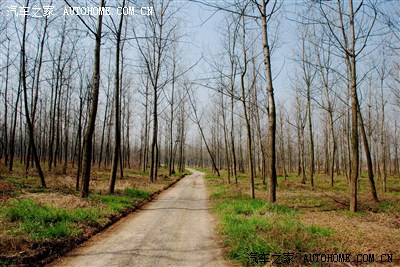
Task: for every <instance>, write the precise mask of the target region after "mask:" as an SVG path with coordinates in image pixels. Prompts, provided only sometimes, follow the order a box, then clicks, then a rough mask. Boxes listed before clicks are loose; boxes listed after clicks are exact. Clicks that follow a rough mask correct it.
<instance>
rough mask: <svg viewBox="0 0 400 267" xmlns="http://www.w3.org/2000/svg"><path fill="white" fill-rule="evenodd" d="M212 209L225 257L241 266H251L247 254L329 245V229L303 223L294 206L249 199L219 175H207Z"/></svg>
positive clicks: (330, 242) (304, 250)
mask: <svg viewBox="0 0 400 267" xmlns="http://www.w3.org/2000/svg"><path fill="white" fill-rule="evenodd" d="M206 179H207V181H208V185H209V187H210V188H211V199H212V203H213V204H212V211H213V212H214V213H216V214H217V215H218V217H219V218H220V223H219V227H218V230H219V233H220V234H221V235H222V239H223V244H224V246H226V247H227V249H228V257H229V258H230V259H231V260H233V261H234V262H237V263H240V264H241V265H243V266H250V265H255V263H254V262H252V261H253V259H251V257H250V253H258V254H264V255H270V254H281V255H282V254H283V253H288V252H293V253H305V252H307V253H309V252H312V251H317V250H318V251H319V250H321V245H322V244H324V245H325V244H332V243H334V242H335V241H334V240H333V238H332V233H333V232H334V231H333V230H331V229H326V228H322V227H318V226H306V225H304V224H303V223H302V222H301V221H300V218H299V216H298V211H297V209H295V208H290V207H287V206H285V205H276V204H271V203H268V202H266V201H265V200H263V199H251V197H250V196H249V195H247V194H244V193H241V190H240V189H239V188H238V187H236V186H235V185H228V184H226V183H225V181H224V180H223V178H218V177H215V176H214V175H212V174H207V176H206Z"/></svg>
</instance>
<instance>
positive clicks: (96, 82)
mask: <svg viewBox="0 0 400 267" xmlns="http://www.w3.org/2000/svg"><path fill="white" fill-rule="evenodd" d="M103 7H104V0H100V8H103ZM102 21H103V14H102V13H100V14H99V18H98V20H97V32H96V35H95V37H96V46H95V50H94V68H93V82H92V88H91V89H92V92H91V97H92V99H91V100H92V101H91V109H90V114H89V120H88V122H87V125H86V131H85V140H84V149H83V177H82V178H83V180H82V182H83V186H82V192H81V196H82V197H83V198H86V197H88V196H89V182H90V171H91V167H92V145H93V133H94V128H95V123H96V115H97V107H98V102H99V87H100V46H101V28H102Z"/></svg>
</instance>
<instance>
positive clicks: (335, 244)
mask: <svg viewBox="0 0 400 267" xmlns="http://www.w3.org/2000/svg"><path fill="white" fill-rule="evenodd" d="M221 179H225V178H224V175H223V176H222V178H221ZM260 180H261V179H259V178H257V179H256V198H258V199H264V200H267V199H268V190H267V187H266V186H264V185H262V183H261V181H260ZM278 183H279V184H278V188H277V203H278V204H279V205H280V206H283V207H288V208H291V209H293V210H295V211H296V214H297V215H298V217H299V219H300V221H301V223H302V224H304V225H305V226H307V227H312V226H315V227H320V228H323V229H331V230H333V232H332V235H331V236H329V239H328V241H329V240H331V241H330V242H327V243H326V242H322V243H321V244H320V245H319V246H318V248H317V250H315V251H307V253H350V254H352V255H353V256H356V255H357V254H360V253H361V254H369V253H371V254H374V255H375V258H376V259H377V260H380V255H381V254H385V253H390V254H393V263H391V264H385V265H384V266H400V194H399V188H400V179H399V178H397V177H390V178H389V179H388V192H386V193H383V192H382V191H383V190H382V188H381V184H382V181H376V185H377V190H378V196H379V198H380V202H379V203H376V202H374V201H373V199H372V197H371V194H370V188H369V184H368V181H367V179H366V178H365V176H364V177H362V178H361V180H360V186H359V209H360V212H358V213H356V214H352V213H350V212H348V203H349V197H348V194H349V193H348V186H347V182H346V179H345V178H344V177H336V178H335V186H334V188H331V187H330V185H329V179H328V178H327V177H325V175H317V176H316V178H315V186H314V188H312V187H311V186H310V185H309V184H306V185H304V184H302V183H301V178H300V177H297V176H292V177H289V178H287V180H286V181H285V180H284V179H283V178H282V177H279V179H278ZM308 183H309V181H308ZM232 191H234V192H235V194H238V195H240V194H246V195H249V192H250V187H249V182H248V179H247V177H246V176H245V175H242V179H240V184H239V186H238V187H237V188H235V189H234V190H232ZM262 234H263V233H261V232H260V235H262ZM304 240H305V239H304ZM365 264H366V263H365ZM365 264H364V266H365ZM380 265H382V266H383V264H382V263H380V262H375V263H374V264H373V265H372V266H380ZM324 266H325V265H324Z"/></svg>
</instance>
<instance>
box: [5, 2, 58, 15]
mask: <svg viewBox="0 0 400 267" xmlns="http://www.w3.org/2000/svg"><path fill="white" fill-rule="evenodd" d="M53 11H54V6H43V7H37V6H33V7H29V6H16V5H11V6H8V7H7V16H8V15H14V16H17V17H19V16H22V17H26V16H30V17H33V18H41V17H49V16H51V15H53Z"/></svg>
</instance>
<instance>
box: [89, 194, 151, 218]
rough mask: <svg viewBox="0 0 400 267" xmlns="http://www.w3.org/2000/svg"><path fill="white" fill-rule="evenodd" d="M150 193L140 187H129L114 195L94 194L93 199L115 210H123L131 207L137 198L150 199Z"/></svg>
mask: <svg viewBox="0 0 400 267" xmlns="http://www.w3.org/2000/svg"><path fill="white" fill-rule="evenodd" d="M150 195H151V194H150V193H149V192H145V191H142V190H138V189H132V188H127V189H125V191H124V192H123V193H120V192H119V193H116V194H114V195H101V194H92V195H91V196H90V198H91V199H94V200H97V201H100V202H102V203H104V204H106V205H107V206H108V207H109V208H110V209H111V210H113V211H117V212H119V211H121V210H122V209H124V208H129V207H131V206H132V204H133V203H134V202H135V201H137V200H146V199H150Z"/></svg>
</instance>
